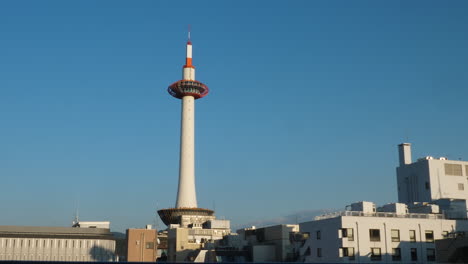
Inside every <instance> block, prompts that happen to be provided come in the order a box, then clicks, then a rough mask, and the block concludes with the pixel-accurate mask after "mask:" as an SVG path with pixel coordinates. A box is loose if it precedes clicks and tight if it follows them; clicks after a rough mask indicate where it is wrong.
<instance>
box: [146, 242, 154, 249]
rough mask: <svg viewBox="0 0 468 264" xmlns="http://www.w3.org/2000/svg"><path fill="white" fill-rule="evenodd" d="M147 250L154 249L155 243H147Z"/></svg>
mask: <svg viewBox="0 0 468 264" xmlns="http://www.w3.org/2000/svg"><path fill="white" fill-rule="evenodd" d="M146 249H154V242H146Z"/></svg>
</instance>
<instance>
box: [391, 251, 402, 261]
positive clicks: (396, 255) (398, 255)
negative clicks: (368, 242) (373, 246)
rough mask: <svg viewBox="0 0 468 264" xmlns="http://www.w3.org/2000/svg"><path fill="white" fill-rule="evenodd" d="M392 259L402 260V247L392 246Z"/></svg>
mask: <svg viewBox="0 0 468 264" xmlns="http://www.w3.org/2000/svg"><path fill="white" fill-rule="evenodd" d="M392 260H393V261H400V260H401V249H399V248H392Z"/></svg>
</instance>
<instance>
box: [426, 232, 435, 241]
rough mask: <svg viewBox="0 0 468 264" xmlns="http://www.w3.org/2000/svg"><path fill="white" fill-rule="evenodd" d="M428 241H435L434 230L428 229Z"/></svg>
mask: <svg viewBox="0 0 468 264" xmlns="http://www.w3.org/2000/svg"><path fill="white" fill-rule="evenodd" d="M425 233H426V242H428V243H434V231H432V230H426V232H425Z"/></svg>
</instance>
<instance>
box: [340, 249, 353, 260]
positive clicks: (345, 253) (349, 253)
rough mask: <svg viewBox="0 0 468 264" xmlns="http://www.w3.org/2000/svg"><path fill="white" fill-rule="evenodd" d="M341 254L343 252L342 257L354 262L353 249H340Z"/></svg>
mask: <svg viewBox="0 0 468 264" xmlns="http://www.w3.org/2000/svg"><path fill="white" fill-rule="evenodd" d="M341 252H343V257H348V258H349V260H354V248H352V247H349V248H348V247H345V248H341Z"/></svg>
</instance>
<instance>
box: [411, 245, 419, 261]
mask: <svg viewBox="0 0 468 264" xmlns="http://www.w3.org/2000/svg"><path fill="white" fill-rule="evenodd" d="M410 257H411V261H418V249H417V248H410Z"/></svg>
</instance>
